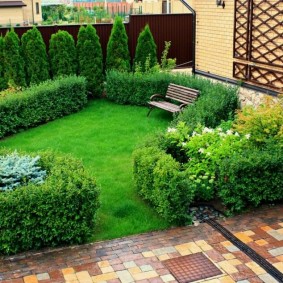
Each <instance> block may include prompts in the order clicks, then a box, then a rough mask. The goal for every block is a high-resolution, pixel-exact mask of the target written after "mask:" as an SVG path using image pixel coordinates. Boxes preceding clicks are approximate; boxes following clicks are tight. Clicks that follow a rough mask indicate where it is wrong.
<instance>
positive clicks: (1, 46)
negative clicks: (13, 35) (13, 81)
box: [0, 36, 7, 91]
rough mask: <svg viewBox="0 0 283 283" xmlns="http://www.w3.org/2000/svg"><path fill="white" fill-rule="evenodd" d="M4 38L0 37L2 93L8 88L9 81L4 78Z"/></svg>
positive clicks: (0, 80)
mask: <svg viewBox="0 0 283 283" xmlns="http://www.w3.org/2000/svg"><path fill="white" fill-rule="evenodd" d="M4 70H5V68H4V38H3V37H2V36H0V91H1V90H3V89H5V88H7V80H6V78H5V77H4Z"/></svg>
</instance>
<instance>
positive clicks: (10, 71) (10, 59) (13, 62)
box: [4, 29, 26, 87]
mask: <svg viewBox="0 0 283 283" xmlns="http://www.w3.org/2000/svg"><path fill="white" fill-rule="evenodd" d="M4 66H5V77H6V79H7V81H8V84H9V85H10V86H13V87H15V86H26V80H25V70H24V60H23V57H22V54H21V49H20V39H19V37H18V35H17V34H16V33H15V31H14V30H13V29H11V30H10V31H8V32H7V33H6V35H5V37H4Z"/></svg>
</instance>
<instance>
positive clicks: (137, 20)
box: [0, 14, 193, 66]
mask: <svg viewBox="0 0 283 283" xmlns="http://www.w3.org/2000/svg"><path fill="white" fill-rule="evenodd" d="M192 20H193V18H192V15H191V14H168V15H131V16H130V18H129V23H125V28H126V31H127V34H128V37H129V50H130V54H131V57H132V58H133V56H134V54H135V48H136V43H137V38H138V35H139V33H140V31H141V30H142V29H143V28H144V26H145V25H146V24H149V26H150V29H151V31H152V34H153V37H154V39H155V42H156V44H157V54H158V57H159V58H160V57H161V54H162V51H163V50H164V41H171V48H170V52H169V56H168V57H170V58H176V59H177V64H178V65H179V64H186V65H184V66H191V65H192V58H193V43H192V36H193V34H192V33H193V29H192ZM94 26H95V28H96V31H97V34H98V35H99V37H100V42H101V46H102V50H103V53H104V56H105V55H106V47H107V42H108V39H109V35H110V32H111V28H112V24H95V25H94ZM30 28H31V27H15V31H16V32H17V34H18V35H19V36H20V37H21V36H22V35H23V33H25V32H26V31H27V30H29V29H30ZM79 28H80V25H58V26H56V25H55V26H38V29H39V31H40V32H41V34H42V36H43V39H44V41H45V44H46V46H47V48H48V46H49V40H50V38H51V35H52V34H53V33H56V32H57V31H58V30H65V31H68V32H69V33H70V34H71V35H72V36H73V37H74V39H75V40H77V34H78V31H79ZM7 30H8V29H7V28H0V34H2V35H3V36H4V35H5V33H6V32H7Z"/></svg>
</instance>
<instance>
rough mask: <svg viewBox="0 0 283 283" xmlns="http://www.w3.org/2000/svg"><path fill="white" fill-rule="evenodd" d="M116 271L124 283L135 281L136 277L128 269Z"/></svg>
mask: <svg viewBox="0 0 283 283" xmlns="http://www.w3.org/2000/svg"><path fill="white" fill-rule="evenodd" d="M116 273H117V275H118V277H119V279H120V281H121V282H122V283H131V282H134V278H133V277H132V275H131V273H130V272H129V271H128V270H123V271H117V272H116Z"/></svg>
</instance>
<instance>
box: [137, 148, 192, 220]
mask: <svg viewBox="0 0 283 283" xmlns="http://www.w3.org/2000/svg"><path fill="white" fill-rule="evenodd" d="M180 167H181V165H180V163H179V162H177V161H176V160H174V159H173V157H172V156H171V155H169V154H166V153H165V152H164V151H163V150H161V149H159V148H158V147H152V146H150V147H143V148H140V149H137V150H136V151H135V152H134V181H135V186H136V189H137V191H138V193H139V194H140V195H141V196H142V197H143V198H144V199H145V200H147V201H149V202H150V203H151V204H153V205H154V208H155V209H156V211H157V213H159V214H160V215H161V216H162V217H164V218H165V219H167V220H168V221H169V222H175V223H180V224H181V223H190V222H191V218H190V215H188V213H187V209H188V207H189V204H190V203H191V201H192V200H193V197H194V192H193V191H192V190H191V189H190V188H191V186H190V185H189V179H188V178H186V177H185V174H186V173H185V172H181V171H180Z"/></svg>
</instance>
